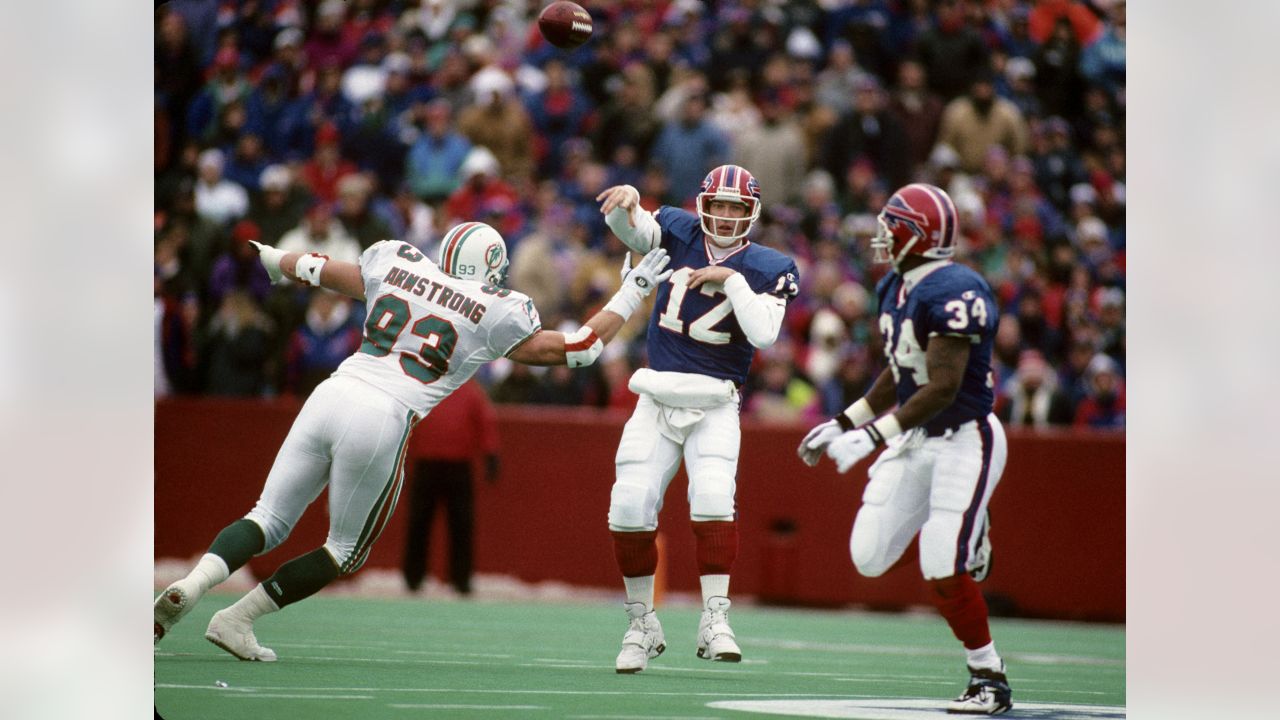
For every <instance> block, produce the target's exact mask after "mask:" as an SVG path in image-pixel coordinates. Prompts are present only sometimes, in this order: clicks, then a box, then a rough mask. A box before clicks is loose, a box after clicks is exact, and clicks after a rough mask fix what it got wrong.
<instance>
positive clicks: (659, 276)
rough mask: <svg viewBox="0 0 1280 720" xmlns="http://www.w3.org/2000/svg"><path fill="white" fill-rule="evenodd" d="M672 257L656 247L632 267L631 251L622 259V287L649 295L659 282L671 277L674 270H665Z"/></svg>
mask: <svg viewBox="0 0 1280 720" xmlns="http://www.w3.org/2000/svg"><path fill="white" fill-rule="evenodd" d="M670 262H671V258H670V257H669V256H668V255H667V251H666V250H664V249H662V248H660V247H659V248H654V249H652V250H650V251H649V252H648V253H646V254H645V256H644V258H643V259H641V260H640V264H638V265H636V266H635V267H634V268H633V267H631V253H627V254H626V256H625V257H624V258H623V259H622V287H624V288H633V289H635V290H639V291H640V297H642V298H644V297H648V295H649V293H651V292H653V289H654V288H656V287H658V283H660V282H662V281H663V280H666V279H667V278H669V277H671V273H672V272H674V271H672V270H666V271H665V272H664V271H663V268H665V267H666V266H667V263H670Z"/></svg>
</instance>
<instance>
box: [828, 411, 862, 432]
mask: <svg viewBox="0 0 1280 720" xmlns="http://www.w3.org/2000/svg"><path fill="white" fill-rule="evenodd" d="M831 419H832V420H835V421H836V424H837V425H839V426H840V429H841V430H843V431H845V432H849V431H850V430H853V429H855V428H857V427H858V426H857V425H854V424H853V421H852V420H850V419H849V416H848V415H845V414H844V413H842V412H838V413H836V416H835V417H833V418H831Z"/></svg>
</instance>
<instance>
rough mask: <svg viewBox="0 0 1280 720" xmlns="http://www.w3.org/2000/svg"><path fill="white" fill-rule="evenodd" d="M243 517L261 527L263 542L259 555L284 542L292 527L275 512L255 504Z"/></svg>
mask: <svg viewBox="0 0 1280 720" xmlns="http://www.w3.org/2000/svg"><path fill="white" fill-rule="evenodd" d="M244 517H245V519H246V520H250V521H252V522H253V523H255V524H256V525H257V526H258V527H260V528H262V538H263V544H262V552H260V553H258V554H259V555H262V554H263V553H266V552H268V551H270V550H272V549H274V548H275V547H277V546H278V545H279V544H280V543H282V542H284V541H285V538H287V537H289V533H290V532H292V531H293V528H292V527H291V526H290V525H289V523H287V522H285V521H284V520H282V519H280V517H279V516H277V515H276V514H275V513H273V512H271V511H270V510H268V509H266V508H264V507H262V506H255V507H254V508H253V509H252V510H250V511H249V514H248V515H245V516H244Z"/></svg>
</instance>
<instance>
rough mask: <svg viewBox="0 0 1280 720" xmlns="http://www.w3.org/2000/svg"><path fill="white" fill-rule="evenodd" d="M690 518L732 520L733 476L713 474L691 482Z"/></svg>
mask: <svg viewBox="0 0 1280 720" xmlns="http://www.w3.org/2000/svg"><path fill="white" fill-rule="evenodd" d="M689 485H690V488H689V491H690V496H689V516H690V517H692V518H693V519H694V520H700V521H706V520H732V519H733V518H734V510H735V508H734V500H733V494H734V482H733V476H732V475H721V474H711V475H702V476H699V477H698V479H697V480H696V481H694V480H693V479H692V478H690V480H689Z"/></svg>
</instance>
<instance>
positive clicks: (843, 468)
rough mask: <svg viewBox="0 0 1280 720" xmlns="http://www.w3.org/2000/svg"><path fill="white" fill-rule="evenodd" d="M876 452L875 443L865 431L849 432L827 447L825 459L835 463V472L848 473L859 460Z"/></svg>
mask: <svg viewBox="0 0 1280 720" xmlns="http://www.w3.org/2000/svg"><path fill="white" fill-rule="evenodd" d="M875 450H876V441H875V440H872V439H871V433H869V432H867V431H866V430H851V431H849V432H847V433H844V434H843V435H841V436H840V437H838V438H836V439H835V440H832V441H831V443H830V444H829V445H827V457H829V458H831V459H832V460H835V461H836V470H837V471H839V472H848V471H849V468H851V467H853V466H854V465H855V464H857V462H858V461H859V460H861V459H862V458H864V457H866V456H868V455H870V454H871V453H873V452H875Z"/></svg>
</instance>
